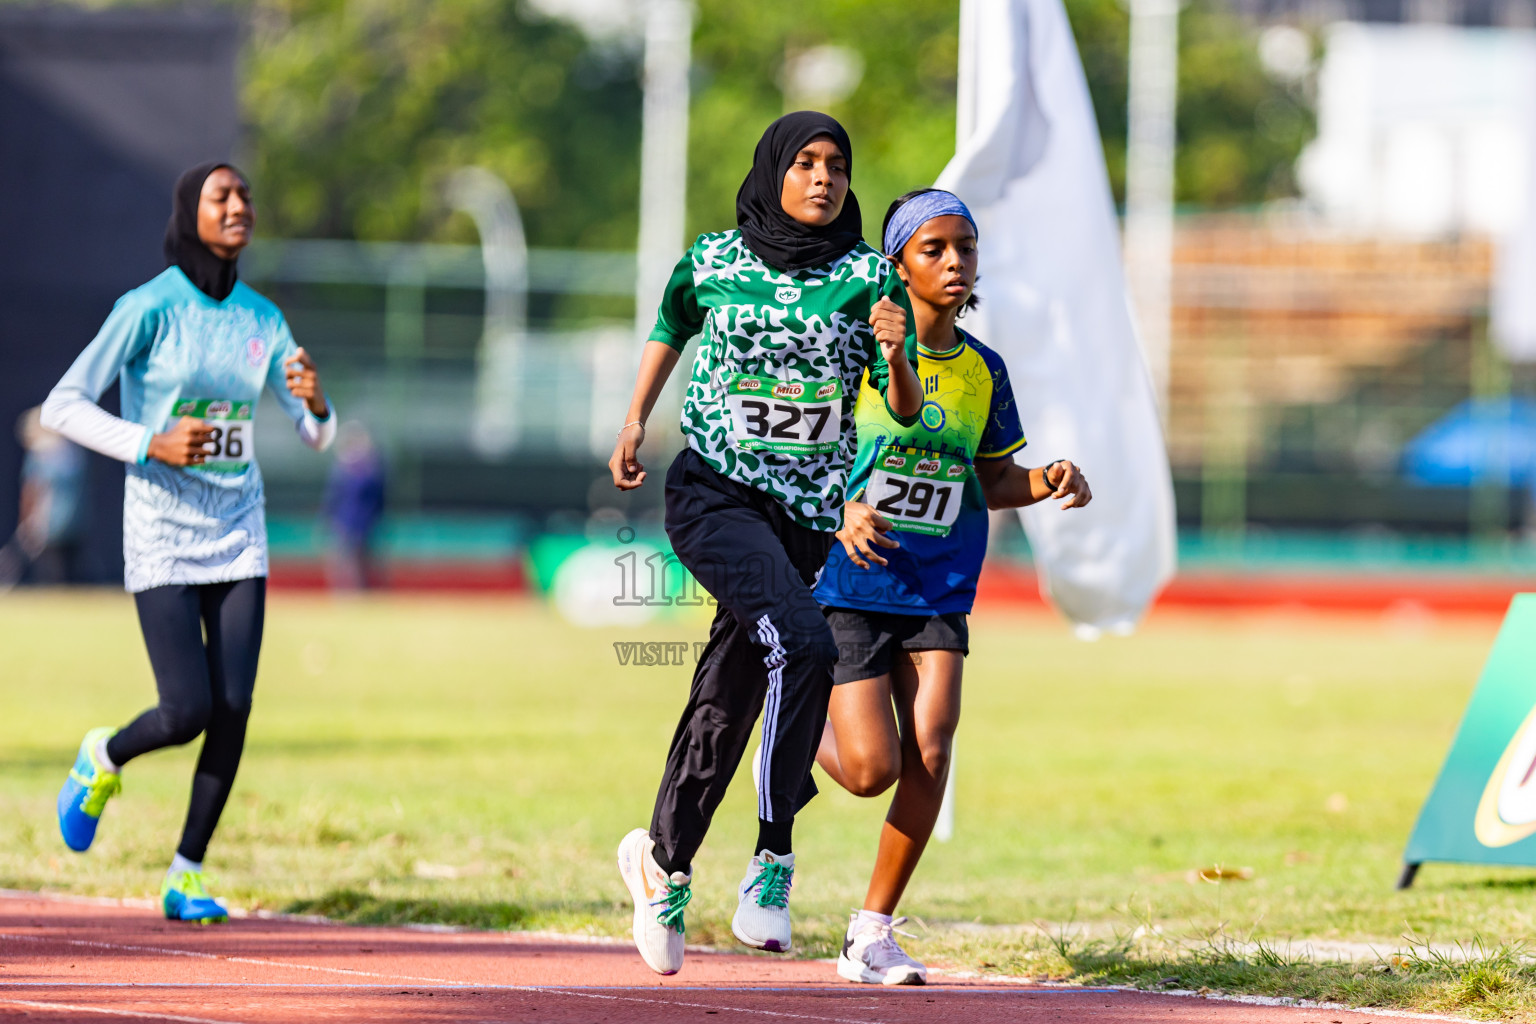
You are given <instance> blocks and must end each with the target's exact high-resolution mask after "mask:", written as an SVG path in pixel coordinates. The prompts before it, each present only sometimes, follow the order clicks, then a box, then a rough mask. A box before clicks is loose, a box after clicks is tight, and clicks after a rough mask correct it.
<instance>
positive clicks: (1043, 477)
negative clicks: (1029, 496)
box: [1040, 459, 1067, 494]
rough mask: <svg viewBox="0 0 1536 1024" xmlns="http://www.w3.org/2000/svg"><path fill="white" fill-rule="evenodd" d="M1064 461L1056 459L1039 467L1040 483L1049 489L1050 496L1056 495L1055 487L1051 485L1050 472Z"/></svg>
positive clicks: (1064, 460)
mask: <svg viewBox="0 0 1536 1024" xmlns="http://www.w3.org/2000/svg"><path fill="white" fill-rule="evenodd" d="M1066 461H1067V460H1066V459H1057V460H1055V461H1054V462H1047V463H1046V464H1045V465H1044V466H1041V467H1040V481H1041V483H1043V484H1045V486H1047V487H1049V488H1050V489H1051V493H1052V494H1055V493H1056V486H1055V485H1054V484H1052V483H1051V470H1052V469H1053V468H1054V467H1056V466H1059V465H1061V464H1062V463H1063V462H1066Z"/></svg>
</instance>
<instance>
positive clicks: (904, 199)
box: [880, 188, 981, 316]
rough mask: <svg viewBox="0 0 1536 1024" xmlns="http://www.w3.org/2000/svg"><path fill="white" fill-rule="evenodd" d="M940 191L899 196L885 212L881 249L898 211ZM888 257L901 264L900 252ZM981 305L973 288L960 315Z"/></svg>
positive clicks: (932, 190)
mask: <svg viewBox="0 0 1536 1024" xmlns="http://www.w3.org/2000/svg"><path fill="white" fill-rule="evenodd" d="M939 191H942V190H941V189H936V188H915V189H913V190H912V191H911V192H908V193H907V194H906V195H901V196H897V197H896V199H895V200H894V201H893V202H892V203H891V206H890V209H888V210H886V211H885V220H883V221H881V222H880V247H881V248H884V247H885V231H886V229H887V228H889V227H890V226H891V218H892V217H894V216H896V211H897V210H899V209H901V208H902V207H903V206H905V205H907V204H908V203H910V202H911V201H912V200H914V199H916V198H917V197H918V196H920V195H924V194H926V193H929V192H939ZM886 256H887V257H888V258H890V259H891V260H894V261H895V262H897V263H900V262H901V253H899V252H892V253H887V254H886ZM976 281H977V283H980V282H981V275H980V274H977V275H976ZM979 305H981V298H980V297H979V296H978V295H977V294H976V289H974V288H972V289H971V294H970V295H968V296H966V299H965V305H963V306H961V307H960V312H959V314H958V315H959V316H965V314H966V313H967V312H969V311H970V310H973V309H975V308H976V307H977V306H979Z"/></svg>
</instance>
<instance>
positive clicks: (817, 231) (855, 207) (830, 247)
mask: <svg viewBox="0 0 1536 1024" xmlns="http://www.w3.org/2000/svg"><path fill="white" fill-rule="evenodd" d="M818 135H826V136H830V137H831V139H832V141H833V142H835V143H837V148H838V149H841V150H842V151H843V158H844V159H845V160H847V162H848V175H849V177H850V178H851V177H852V176H853V146H852V144H851V143H849V141H848V133H847V132H845V131H844V130H843V126H842V125H840V124H838V123H837V121H836V120H834V119H833V118H831V117H828V116H827V115H826V114H822V113H818V112H817V111H814V110H798V111H796V112H795V113H793V114H785V115H784V116H783V117H781V118H779V119H778V120H777V121H775V122H773V124H771V125H769V126H768V130H767V131H765V132H763V137H762V138H761V139H759V140H758V141H757V151H756V152H755V153H753V154H752V169H751V170H750V171H748V172H747V179H746V180H745V181H743V182H742V183H741V189H740V190H739V191H738V192H737V193H736V223H737V224H738V225H739V226H740V227H741V236H742V238H744V239H745V240H746V243H747V248H749V249H751V250H752V251H753V252H755V253H757V255H758V256H760V257H762V260H763V262H764V263H767V264H769V265H770V266H773V267H777V268H778V269H779V270H803V269H805V268H806V267H816V266H820V265H822V264H824V263H831V262H832V261H833V260H835V259H837V258H838V257H839V256H842V255H843V254H844V253H847V252H848V251H849V250H851V249H852V248H853V247H854V246H855V245H858V244H859V243H860V242H861V241H863V240H864V218H863V216H862V215H860V213H859V201H858V199H856V198H854V195H853V190H852V189H851V188H850V189H849V190H848V196H847V198H845V199H844V200H843V209H842V211H841V212H840V213H839V214H838V215H837V219H836V220H834V221H833V222H832V223H830V224H828V225H826V226H825V227H819V228H813V227H809V226H807V225H805V224H801V223H800V222H799V221H797V220H795V218H793V217H791V216H790V215H789V214H787V213H785V212H784V207H783V206H782V205H781V203H780V197H781V196H782V195H783V193H784V175H785V174H786V173H788V171H789V167H790V165H791V164H793V163H794V162H795V157H796V156H798V155H799V153H800V150H802V149H804V148H805V144H806V143H808V142H810V141H811V140H812V139H814V138H815V137H816V136H818Z"/></svg>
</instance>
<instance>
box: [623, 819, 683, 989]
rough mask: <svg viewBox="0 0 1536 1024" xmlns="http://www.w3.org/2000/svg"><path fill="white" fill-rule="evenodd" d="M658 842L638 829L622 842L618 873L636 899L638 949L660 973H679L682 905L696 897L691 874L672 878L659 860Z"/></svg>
mask: <svg viewBox="0 0 1536 1024" xmlns="http://www.w3.org/2000/svg"><path fill="white" fill-rule="evenodd" d="M655 846H656V843H655V842H654V841H653V840H652V839H651V837H650V834H649V833H648V832H647V831H646V830H645V829H643V828H637V829H635V830H634V831H633V832H631V833H630V834H629V835H627V836H625V837H624V841H623V842H621V843H619V874H620V875H621V876H623V878H624V884H625V885H626V886H627V887H628V888H629V895H630V896H631V897H632V898H633V899H634V901H635V948H636V949H638V950H639V951H640V959H642V960H644V961H645V964H646V966H647V967H649V968H650V969H651V970H653V971H655V972H656V973H657V974H676V973H677V971H678V968H680V967H682V966H683V908H684V907H686V906H687V905H688V901H689V900H690V899H692V898H693V890H692V889H691V888H689V884H690V883H691V882H692V881H693V876H692V875H685V874H683V873H682V872H681V871H674V872H672V874H671V876H670V877H669V876H668V875H667V873H666V872H665V871H663V870H661V865H659V864H657V863H656V856H655V854H654V853H653V852H652V851H653V850H654V849H655Z"/></svg>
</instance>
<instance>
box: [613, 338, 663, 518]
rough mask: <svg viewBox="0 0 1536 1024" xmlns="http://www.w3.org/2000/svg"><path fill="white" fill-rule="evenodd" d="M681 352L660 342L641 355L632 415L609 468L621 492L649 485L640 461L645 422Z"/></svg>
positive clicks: (649, 345) (626, 416)
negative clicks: (646, 482) (645, 484)
mask: <svg viewBox="0 0 1536 1024" xmlns="http://www.w3.org/2000/svg"><path fill="white" fill-rule="evenodd" d="M679 354H680V353H679V352H678V351H677V349H675V348H673V347H672V346H671V345H667V344H665V343H663V342H660V341H648V342H646V343H645V351H643V352H641V353H640V372H639V374H637V375H636V377H635V395H634V397H633V398H631V399H630V400H629V412H627V413H625V414H624V426H623V428H621V429H620V430H619V438H618V443H617V444H615V445H614V446H613V457H612V458H610V459H609V460H608V468H609V470H611V471H612V473H613V486H615V487H617V488H618V489H619V490H621V491H630V490H634V489H635V488H636V487H639V486H640V485H641V484H643V483H645V466H644V465H642V464H641V462H640V443H641V442H642V441H644V440H645V421H646V420H647V419H648V418H649V417H650V415H651V409H652V408H653V407H654V406H655V405H656V399H657V398H658V397H659V396H660V395H661V389H662V388H663V387H665V386H666V383H667V378H668V377H670V376H672V368H673V367H674V366H676V365H677V359H678V356H679Z"/></svg>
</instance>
